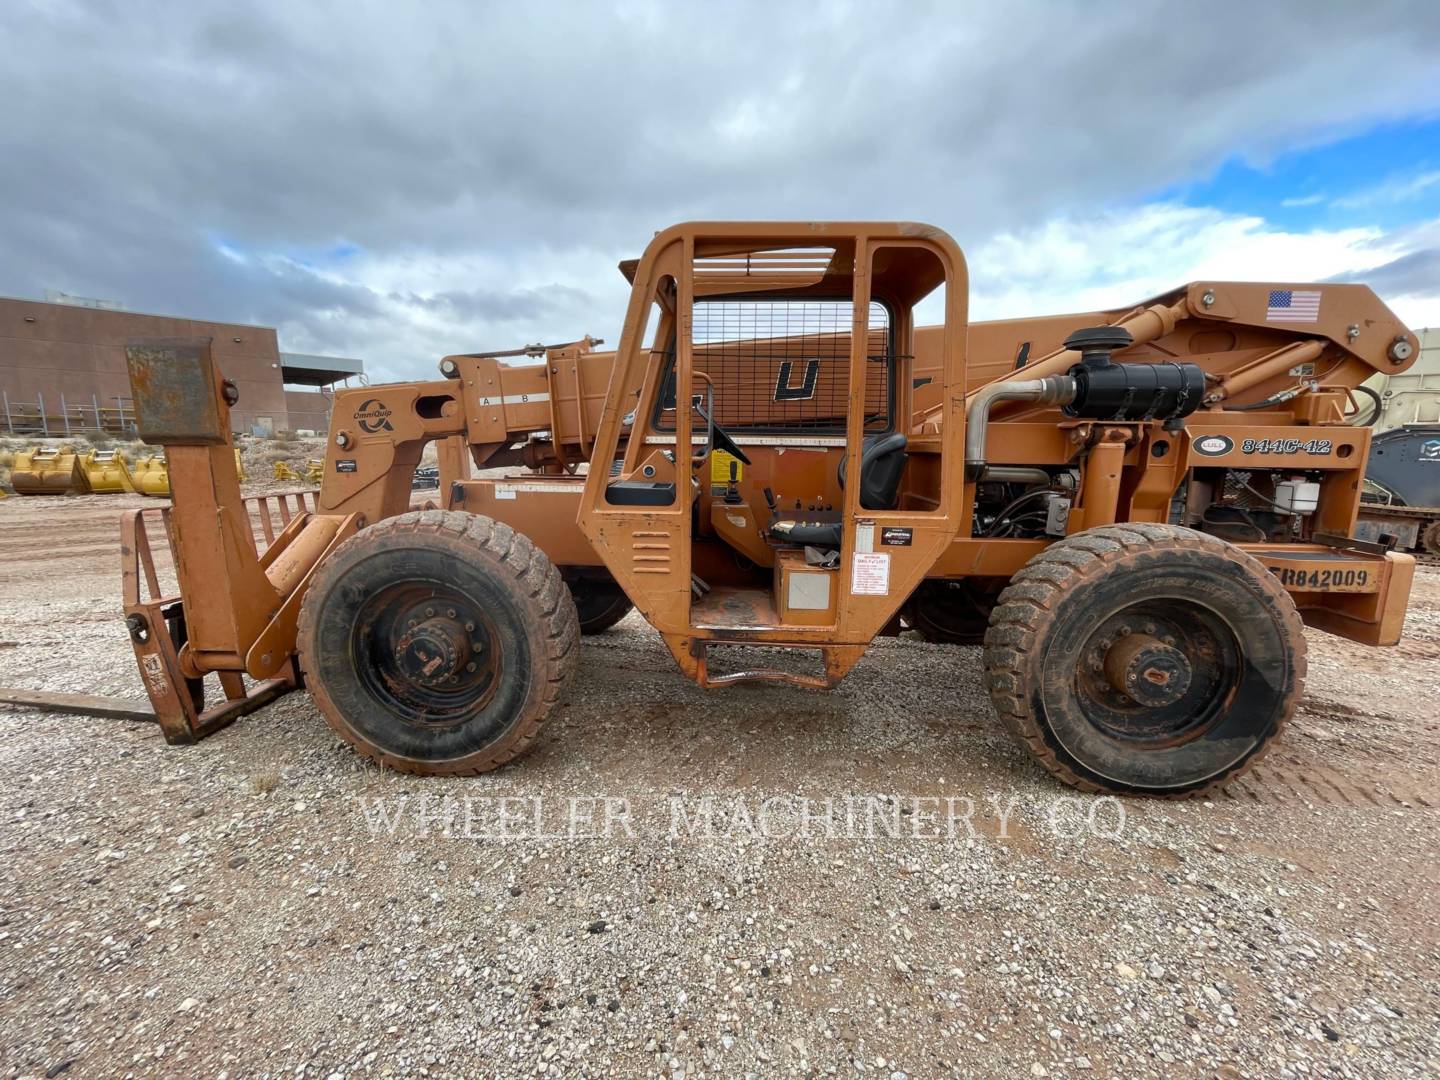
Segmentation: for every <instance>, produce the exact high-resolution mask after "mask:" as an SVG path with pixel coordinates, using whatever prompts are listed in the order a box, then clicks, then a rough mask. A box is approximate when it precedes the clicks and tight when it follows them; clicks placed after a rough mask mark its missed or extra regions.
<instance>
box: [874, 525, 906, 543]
mask: <svg viewBox="0 0 1440 1080" xmlns="http://www.w3.org/2000/svg"><path fill="white" fill-rule="evenodd" d="M914 539H915V530H914V529H910V528H901V527H900V526H898V525H887V526H886V527H885V528H883V529H881V530H880V544H881V546H882V547H909V546H910V544H911V543H912V542H913V541H914Z"/></svg>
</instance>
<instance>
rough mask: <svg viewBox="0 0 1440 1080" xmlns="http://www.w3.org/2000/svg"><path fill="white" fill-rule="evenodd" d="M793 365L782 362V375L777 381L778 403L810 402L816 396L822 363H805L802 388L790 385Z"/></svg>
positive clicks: (815, 361) (814, 361)
mask: <svg viewBox="0 0 1440 1080" xmlns="http://www.w3.org/2000/svg"><path fill="white" fill-rule="evenodd" d="M791 370H792V365H791V362H790V361H789V360H784V361H781V363H780V375H779V377H778V378H776V380H775V400H776V401H808V400H809V399H810V398H813V397H814V396H815V383H816V382H817V381H818V380H819V378H820V361H819V360H806V361H805V382H804V383H803V384H802V385H800V386H791V385H790V372H791Z"/></svg>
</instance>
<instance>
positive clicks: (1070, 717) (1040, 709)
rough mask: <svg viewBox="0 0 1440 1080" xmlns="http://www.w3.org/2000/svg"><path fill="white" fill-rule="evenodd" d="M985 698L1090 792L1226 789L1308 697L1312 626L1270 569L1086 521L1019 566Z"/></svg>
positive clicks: (1030, 746)
mask: <svg viewBox="0 0 1440 1080" xmlns="http://www.w3.org/2000/svg"><path fill="white" fill-rule="evenodd" d="M984 656H985V672H986V674H985V682H986V688H987V689H988V691H989V693H990V699H991V702H992V703H993V704H994V706H995V709H996V711H997V712H998V713H999V714H1000V716H1001V718H1002V719H1003V720H1004V721H1005V723H1006V725H1007V726H1008V727H1009V728H1010V730H1011V731H1012V733H1013V734H1014V735H1015V736H1016V738H1017V739H1018V740H1019V741H1020V744H1021V745H1022V746H1024V747H1025V749H1026V750H1027V751H1029V753H1030V755H1031V756H1032V757H1033V758H1034V759H1035V760H1036V761H1037V762H1039V764H1040V765H1041V766H1043V767H1044V768H1045V769H1047V770H1048V771H1049V772H1051V773H1052V774H1053V775H1055V776H1057V777H1059V778H1060V779H1061V780H1063V781H1065V782H1066V783H1067V784H1070V785H1072V786H1073V787H1077V788H1080V789H1081V790H1084V791H1091V792H1107V793H1111V794H1117V795H1154V796H1162V797H1167V798H1184V797H1187V796H1194V795H1199V794H1202V793H1204V792H1207V791H1211V790H1213V789H1215V788H1218V787H1220V786H1223V785H1224V784H1225V783H1227V782H1228V781H1230V780H1232V779H1234V778H1235V777H1236V776H1238V775H1239V774H1240V773H1242V772H1244V771H1245V770H1246V769H1248V768H1250V767H1251V766H1252V765H1254V764H1255V762H1256V761H1258V760H1259V758H1260V756H1261V755H1262V754H1263V753H1264V752H1265V751H1266V750H1267V749H1268V748H1269V747H1270V745H1271V744H1272V743H1273V742H1274V740H1275V739H1276V738H1277V737H1278V736H1279V734H1280V732H1281V729H1282V728H1283V727H1284V725H1285V723H1286V721H1288V720H1289V719H1290V716H1291V715H1292V714H1293V713H1294V711H1295V707H1296V705H1297V704H1298V703H1299V701H1300V697H1301V695H1302V693H1303V692H1304V677H1305V633H1304V628H1303V626H1302V624H1301V621H1300V616H1299V614H1298V613H1297V612H1296V610H1295V605H1294V603H1293V601H1292V600H1291V599H1290V595H1289V594H1288V593H1287V592H1286V591H1285V590H1284V589H1283V588H1282V587H1281V586H1280V583H1279V582H1278V581H1277V580H1276V579H1275V577H1274V575H1272V574H1271V573H1270V572H1269V571H1268V570H1267V569H1266V568H1265V567H1264V566H1262V565H1261V564H1260V563H1259V562H1258V561H1256V560H1255V559H1254V558H1252V557H1251V556H1250V555H1248V554H1246V553H1245V552H1244V551H1241V550H1240V549H1239V548H1237V547H1235V546H1233V545H1232V544H1228V543H1226V542H1225V541H1223V540H1220V539H1218V538H1216V537H1214V536H1209V535H1206V534H1204V533H1199V532H1195V531H1194V530H1191V529H1185V528H1181V527H1179V526H1174V525H1145V524H1137V525H1128V524H1127V525H1112V526H1104V527H1101V528H1096V529H1089V530H1086V531H1085V532H1082V533H1078V534H1076V535H1074V536H1071V537H1067V538H1066V539H1064V540H1061V541H1059V542H1057V543H1055V544H1053V545H1051V546H1050V547H1049V548H1047V549H1045V550H1044V551H1043V552H1041V553H1040V554H1039V555H1037V556H1035V558H1033V559H1031V560H1030V562H1029V564H1027V565H1026V567H1025V568H1024V569H1023V570H1021V571H1020V573H1018V574H1016V575H1015V577H1014V579H1013V580H1012V582H1011V584H1010V586H1009V588H1007V589H1006V590H1005V591H1004V592H1003V593H1002V594H1001V595H1000V603H999V605H998V606H997V607H996V608H995V611H994V614H993V615H992V616H991V620H990V629H989V631H988V632H987V633H986V635H985V654H984Z"/></svg>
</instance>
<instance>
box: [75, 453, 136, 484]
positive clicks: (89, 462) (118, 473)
mask: <svg viewBox="0 0 1440 1080" xmlns="http://www.w3.org/2000/svg"><path fill="white" fill-rule="evenodd" d="M80 471H81V474H82V475H83V476H84V477H85V484H86V487H87V488H88V490H89V491H90V493H91V494H92V495H118V494H121V493H129V494H132V495H133V494H134V493H135V481H134V479H133V478H132V477H131V475H130V468H129V466H128V465H127V464H126V462H125V452H124V451H123V450H87V451H85V453H83V454H81V455H80Z"/></svg>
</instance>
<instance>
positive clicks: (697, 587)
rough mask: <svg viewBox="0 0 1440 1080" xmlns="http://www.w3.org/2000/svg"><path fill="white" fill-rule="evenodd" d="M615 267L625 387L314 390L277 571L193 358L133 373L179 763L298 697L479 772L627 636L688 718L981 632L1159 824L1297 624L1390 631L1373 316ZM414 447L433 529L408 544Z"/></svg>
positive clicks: (701, 250)
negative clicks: (990, 315)
mask: <svg viewBox="0 0 1440 1080" xmlns="http://www.w3.org/2000/svg"><path fill="white" fill-rule="evenodd" d="M621 269H622V272H624V273H625V275H626V276H627V278H628V279H629V281H630V282H631V286H632V291H631V297H630V303H629V307H628V309H627V312H626V315H625V321H624V326H623V330H622V335H621V340H620V343H619V346H618V348H617V349H616V350H615V351H614V352H613V353H603V352H599V351H596V349H595V347H594V346H595V345H596V344H597V343H596V342H594V341H592V340H590V339H585V340H583V341H579V342H573V343H570V344H566V345H560V346H550V347H532V348H530V349H528V350H516V351H515V352H512V353H488V354H479V353H477V354H466V355H454V356H449V357H446V358H445V359H444V360H442V361H441V364H440V374H441V376H442V377H441V378H439V379H437V380H433V381H428V382H417V383H404V384H395V385H388V386H367V387H363V388H357V389H355V390H348V391H339V392H337V393H336V395H335V398H334V405H333V410H332V427H331V432H330V439H329V445H328V449H327V454H326V458H325V463H324V478H323V482H322V488H321V493H320V496H319V502H318V506H317V507H316V508H315V510H314V512H313V513H299V514H296V515H295V516H294V517H293V518H292V519H291V520H290V521H289V523H288V524H287V525H286V527H285V528H284V529H283V531H282V532H280V533H279V534H278V535H276V536H275V537H274V540H273V542H272V543H269V544H268V545H266V546H265V547H264V549H263V550H259V551H257V549H256V547H255V545H254V543H253V542H252V540H251V538H250V533H249V531H248V524H247V522H246V520H245V518H244V509H243V506H242V504H241V499H240V491H239V484H238V481H237V478H236V476H235V469H234V463H233V458H232V456H231V450H230V442H229V431H230V425H229V418H228V410H229V408H230V406H232V405H233V404H234V403H235V400H236V394H235V389H234V387H233V385H231V384H229V383H227V382H226V381H225V379H224V376H223V373H221V372H220V371H218V370H217V369H216V367H215V364H214V362H213V359H212V357H211V354H210V351H209V348H208V344H207V343H206V342H204V341H188V342H161V343H154V342H152V343H137V344H135V345H134V346H132V348H131V349H129V350H128V354H127V355H128V360H129V365H130V372H131V381H132V390H133V396H134V399H135V402H136V407H137V412H138V415H139V422H140V431H141V434H142V437H143V438H144V439H145V440H146V441H147V442H149V443H152V444H156V445H162V446H164V447H165V450H166V455H167V460H168V463H169V478H170V484H171V488H172V491H173V497H174V506H173V508H172V511H171V515H170V519H169V525H170V530H169V533H170V540H171V544H172V546H173V550H174V553H175V573H176V578H177V583H178V592H177V593H175V594H172V595H162V594H161V593H162V590H161V589H160V587H159V584H158V580H157V575H156V573H155V570H154V559H153V557H152V553H151V551H150V547H149V544H148V541H147V539H146V537H145V535H144V526H143V519H142V518H141V516H140V514H139V512H133V513H131V514H130V515H128V516H127V518H126V520H125V526H124V528H125V533H124V548H125V552H126V614H127V620H128V625H129V629H130V634H131V639H132V642H133V643H134V647H135V650H136V655H137V659H138V661H139V664H140V669H141V673H142V675H143V676H144V678H145V682H146V686H147V689H148V691H149V693H150V696H151V699H152V702H153V704H154V706H155V710H156V713H157V715H158V717H159V719H160V721H161V723H162V726H163V727H164V730H165V732H166V735H167V738H169V739H170V740H171V741H174V742H185V741H193V740H194V739H196V738H199V737H201V736H203V735H204V734H206V733H208V732H209V731H212V730H214V729H215V728H217V727H218V726H220V725H222V724H224V723H227V722H229V720H231V719H233V718H234V717H235V716H237V715H239V714H240V713H242V712H245V711H248V710H249V709H251V708H254V707H256V706H257V705H258V704H261V703H263V702H264V701H266V700H269V699H270V698H271V697H273V696H274V695H275V694H278V693H282V692H284V691H286V690H288V689H291V688H294V687H296V686H299V685H301V684H302V683H303V684H304V685H305V686H307V688H308V689H309V690H310V692H311V694H312V695H313V697H314V700H315V702H316V704H317V706H318V707H319V709H320V711H321V712H322V713H323V714H324V715H325V717H326V719H327V721H328V722H329V723H330V724H331V725H332V727H333V728H334V729H335V730H336V731H337V732H338V733H339V734H340V735H341V736H342V737H343V738H344V739H346V740H347V741H349V742H350V743H352V744H353V745H354V746H355V747H356V749H357V750H359V751H360V752H361V753H362V754H364V755H366V756H367V757H370V758H372V759H374V760H376V761H380V762H383V763H386V764H388V765H391V766H394V767H396V768H399V769H403V770H406V771H412V772H421V773H475V772H481V771H485V770H487V769H490V768H493V767H495V766H497V765H500V764H502V763H504V762H505V761H507V760H510V759H511V758H513V757H514V756H515V755H517V754H518V753H520V752H522V751H523V750H524V749H525V748H526V747H527V746H528V745H530V743H531V742H533V741H534V739H535V738H536V736H537V734H538V732H539V730H540V727H541V725H542V724H543V722H544V720H545V719H546V717H547V716H548V715H549V714H550V712H551V710H552V709H553V707H554V705H555V703H556V701H557V700H558V699H559V697H560V695H561V693H562V692H563V690H564V687H565V684H566V682H567V680H568V679H569V677H570V676H571V674H572V673H573V671H574V669H575V666H576V658H577V651H578V648H579V638H580V634H581V631H582V629H584V630H588V631H598V630H601V629H603V628H604V627H605V626H607V625H609V624H611V623H613V622H614V621H615V620H616V619H618V618H619V617H621V616H623V615H624V614H625V612H626V611H628V610H629V609H630V607H631V605H633V606H634V607H635V608H636V609H638V610H639V612H640V613H641V614H642V615H643V616H644V618H645V619H646V620H647V621H648V622H649V623H650V624H651V625H652V626H653V627H654V628H655V629H656V630H657V631H658V632H659V633H660V635H661V637H662V638H663V640H664V642H665V644H666V646H667V647H668V649H669V652H670V654H671V655H672V657H673V658H674V660H675V662H676V663H677V665H678V666H679V667H680V669H681V671H682V672H683V673H684V674H685V675H687V676H688V677H689V678H691V679H693V680H695V681H696V682H698V683H699V684H700V685H702V686H706V687H721V686H728V685H730V684H733V683H737V682H744V681H756V680H762V681H776V682H782V683H787V684H790V685H796V686H803V687H812V688H823V687H827V686H832V685H834V684H835V683H836V682H838V681H839V680H840V679H841V678H842V677H843V676H844V675H845V674H846V673H847V672H848V671H849V670H850V669H851V668H852V667H853V666H854V665H855V663H856V662H858V661H859V659H860V658H861V656H862V655H863V654H864V652H865V650H866V647H867V645H868V643H869V642H870V641H871V640H873V638H874V637H875V636H876V635H879V634H886V633H895V632H897V631H898V630H899V628H900V627H901V625H902V621H908V622H910V623H911V624H912V625H917V626H920V627H921V628H922V629H926V630H927V631H928V632H930V633H932V634H934V635H938V636H946V635H949V636H951V637H953V638H954V639H959V640H963V639H965V638H967V637H974V636H975V635H976V634H977V633H980V632H982V631H983V638H984V644H985V652H984V663H985V670H986V675H985V678H986V684H987V687H988V689H989V692H990V696H991V699H992V701H993V702H994V704H995V707H996V709H997V711H998V712H999V713H1000V715H1001V717H1002V719H1003V720H1004V721H1005V723H1006V724H1007V726H1008V727H1009V728H1010V729H1011V730H1012V731H1013V732H1014V734H1015V735H1016V737H1017V738H1018V739H1019V740H1020V742H1021V743H1022V745H1024V746H1025V747H1026V748H1027V749H1028V750H1029V751H1030V753H1031V754H1032V755H1033V756H1034V758H1035V760H1036V761H1037V762H1039V763H1040V764H1041V765H1043V766H1044V767H1045V768H1047V769H1048V770H1049V771H1050V772H1052V773H1053V774H1055V775H1056V776H1058V777H1059V778H1061V779H1062V780H1064V781H1066V782H1068V783H1071V784H1073V785H1076V786H1078V787H1081V788H1083V789H1086V790H1092V791H1111V792H1118V793H1133V794H1155V795H1165V796H1172V797H1173V796H1184V795H1190V794H1194V793H1197V792H1201V791H1205V790H1209V789H1211V788H1213V787H1215V786H1216V785H1219V784H1223V783H1224V782H1225V781H1226V780H1228V779H1229V778H1231V777H1233V776H1235V775H1236V774H1238V773H1239V772H1240V771H1242V770H1244V769H1245V768H1246V767H1248V766H1249V765H1250V764H1251V763H1253V762H1254V761H1255V760H1256V759H1257V758H1258V756H1259V755H1260V754H1261V753H1262V752H1263V751H1264V750H1265V748H1266V747H1267V746H1268V745H1270V743H1271V742H1272V741H1273V740H1274V739H1275V738H1276V737H1277V735H1278V734H1279V732H1280V730H1281V728H1282V727H1283V725H1284V723H1285V721H1286V720H1287V719H1288V717H1289V716H1290V715H1291V713H1292V712H1293V710H1294V708H1295V706H1296V703H1297V702H1298V700H1299V698H1300V696H1301V693H1302V689H1303V679H1304V673H1305V640H1304V635H1303V632H1302V629H1301V622H1302V619H1303V620H1304V621H1305V622H1307V623H1309V624H1311V625H1313V626H1316V627H1319V628H1321V629H1324V630H1327V631H1330V632H1332V633H1336V634H1339V635H1342V636H1344V637H1347V638H1350V639H1352V640H1355V641H1358V642H1363V643H1367V644H1371V645H1389V644H1393V643H1395V642H1396V641H1397V640H1398V639H1399V636H1400V632H1401V627H1402V624H1403V619H1404V612H1405V603H1406V599H1407V596H1408V592H1409V587H1410V581H1411V575H1412V573H1413V565H1414V563H1413V559H1412V558H1411V557H1409V556H1407V555H1403V554H1397V553H1395V552H1393V551H1388V550H1386V549H1385V547H1384V545H1383V544H1377V543H1369V542H1366V541H1364V540H1362V539H1358V538H1356V536H1355V528H1356V522H1357V515H1358V511H1359V506H1360V488H1361V480H1362V477H1363V473H1364V466H1365V461H1366V457H1367V452H1368V450H1369V441H1370V432H1369V430H1368V429H1366V428H1357V427H1353V426H1351V425H1350V424H1349V423H1348V420H1347V416H1348V415H1350V414H1353V412H1354V410H1355V408H1356V404H1355V401H1354V399H1353V397H1352V394H1351V391H1352V389H1353V388H1354V387H1355V386H1357V385H1359V384H1360V383H1361V382H1363V381H1364V380H1365V379H1367V378H1369V377H1371V376H1372V375H1373V374H1374V373H1376V372H1393V371H1400V370H1403V369H1404V368H1405V367H1406V366H1407V365H1408V363H1410V362H1411V361H1412V360H1413V357H1414V353H1415V340H1414V337H1413V335H1411V334H1410V333H1409V331H1407V330H1406V328H1405V327H1404V326H1402V325H1401V324H1400V323H1399V322H1398V321H1397V320H1396V319H1395V317H1394V316H1393V315H1392V314H1391V313H1390V312H1389V311H1388V310H1387V309H1386V308H1385V307H1384V305H1383V304H1381V303H1380V301H1379V300H1378V299H1377V298H1376V297H1375V296H1374V294H1373V293H1372V292H1371V291H1370V290H1369V289H1367V288H1365V287H1364V286H1359V285H1311V286H1301V285H1294V286H1292V285H1288V284H1274V285H1272V284H1265V285H1260V284H1238V283H1224V282H1199V283H1192V284H1190V285H1187V286H1185V287H1183V288H1179V289H1176V290H1173V291H1171V292H1169V293H1166V294H1164V295H1163V296H1160V297H1156V298H1154V299H1152V300H1149V301H1146V302H1145V303H1143V304H1141V305H1139V306H1137V307H1135V308H1132V309H1124V310H1116V311H1104V312H1087V313H1079V314H1074V315H1065V316H1051V317H1043V318H1038V319H1021V320H1010V321H1006V322H998V323H986V324H976V325H974V326H971V325H970V324H969V322H968V319H967V314H966V303H967V298H968V282H967V278H966V269H965V263H964V258H963V256H962V255H961V252H960V250H959V248H958V247H957V246H956V245H955V243H954V241H953V240H951V239H950V238H949V237H948V236H947V235H946V234H945V233H943V232H941V231H940V230H938V229H934V228H932V227H929V226H925V225H918V224H910V223H884V222H881V223H781V224H762V223H714V224H688V225H680V226H675V227H673V228H671V229H667V230H665V231H664V232H662V233H660V234H658V235H657V236H656V237H655V239H654V240H653V241H652V242H651V243H650V245H649V247H648V248H647V249H646V251H645V254H644V255H643V257H642V258H641V259H639V260H637V261H634V262H627V263H625V264H622V267H621ZM922 303H923V304H924V305H925V311H926V312H930V311H936V312H939V313H940V316H941V319H942V321H941V325H940V326H938V327H933V328H930V329H928V330H926V331H924V332H923V333H922V332H919V331H917V328H916V323H917V317H916V309H917V306H919V305H921V304H922ZM521 353H525V354H527V355H525V356H523V357H521V356H520V354H521ZM430 442H437V443H439V461H440V474H441V478H442V480H441V485H440V489H439V492H438V495H439V505H438V506H437V507H436V508H434V509H429V510H424V511H419V512H412V511H411V510H410V498H411V494H410V493H411V485H412V477H413V474H414V472H415V469H416V466H417V464H418V463H419V462H420V458H421V453H422V451H423V450H424V448H425V446H426V445H427V444H428V443H430ZM497 468H499V469H505V470H509V472H507V473H506V474H505V475H501V476H494V475H490V476H484V477H479V476H474V475H472V471H473V470H474V469H483V470H495V469H497ZM757 647H758V648H759V649H760V651H759V653H758V655H759V656H760V657H761V658H762V659H761V660H760V661H759V662H758V663H757V662H749V661H750V660H752V659H753V658H754V657H755V656H756V655H757V652H756V650H757ZM737 657H738V659H737ZM788 657H795V658H797V659H796V662H791V661H790V660H788V659H785V658H788ZM807 658H811V659H812V663H813V660H814V659H818V666H815V667H812V668H811V669H810V670H804V669H803V668H802V666H801V662H803V661H805V660H806V659H807ZM210 675H215V676H216V677H217V678H218V680H219V682H220V686H221V688H222V690H223V700H216V699H215V698H214V697H213V695H211V696H207V693H206V685H205V680H206V679H207V677H208V676H210Z"/></svg>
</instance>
